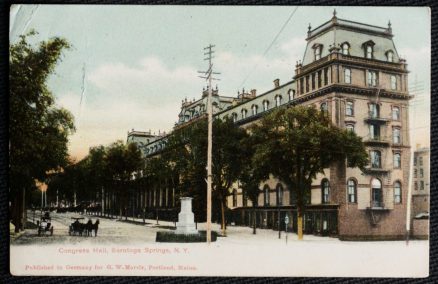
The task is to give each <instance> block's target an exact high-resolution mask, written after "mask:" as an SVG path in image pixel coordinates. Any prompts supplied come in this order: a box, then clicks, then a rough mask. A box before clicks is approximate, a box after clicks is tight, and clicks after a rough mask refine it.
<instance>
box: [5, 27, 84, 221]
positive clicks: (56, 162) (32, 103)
mask: <svg viewBox="0 0 438 284" xmlns="http://www.w3.org/2000/svg"><path fill="white" fill-rule="evenodd" d="M34 34H35V32H31V33H29V34H27V35H23V36H20V40H19V41H18V42H17V43H14V44H12V45H10V47H9V141H10V144H9V145H10V148H9V158H10V172H9V176H10V194H11V201H12V204H11V205H12V219H13V222H14V224H16V225H18V226H21V221H20V220H19V219H20V218H21V216H22V212H23V211H24V210H25V207H24V204H23V195H24V194H25V191H29V190H30V189H32V188H33V186H32V185H33V184H34V182H35V179H38V180H40V181H44V180H45V179H46V178H47V174H48V173H49V172H50V171H57V170H60V168H62V167H64V166H66V165H67V163H68V151H67V144H68V136H69V135H70V134H72V133H73V132H74V131H75V127H74V123H73V116H72V114H71V113H70V112H69V111H67V110H66V109H63V108H58V107H56V106H55V98H54V96H53V94H52V93H51V92H50V90H49V89H48V87H47V80H48V78H49V76H50V75H51V74H53V72H54V70H55V67H56V65H57V63H58V62H59V61H60V58H61V54H62V52H63V51H64V50H65V49H68V48H69V47H70V45H69V43H68V42H67V41H66V40H65V39H62V38H56V37H55V38H52V39H50V40H48V41H43V42H40V43H39V44H38V45H37V46H32V45H31V44H29V43H28V38H29V37H30V36H32V35H34ZM28 196H30V195H28Z"/></svg>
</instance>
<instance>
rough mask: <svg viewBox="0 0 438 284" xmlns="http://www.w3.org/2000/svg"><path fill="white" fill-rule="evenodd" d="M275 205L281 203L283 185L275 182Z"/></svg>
mask: <svg viewBox="0 0 438 284" xmlns="http://www.w3.org/2000/svg"><path fill="white" fill-rule="evenodd" d="M277 205H283V185H281V183H279V184H277Z"/></svg>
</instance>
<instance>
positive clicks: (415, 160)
mask: <svg viewBox="0 0 438 284" xmlns="http://www.w3.org/2000/svg"><path fill="white" fill-rule="evenodd" d="M416 165H417V157H416V156H415V157H414V166H416Z"/></svg>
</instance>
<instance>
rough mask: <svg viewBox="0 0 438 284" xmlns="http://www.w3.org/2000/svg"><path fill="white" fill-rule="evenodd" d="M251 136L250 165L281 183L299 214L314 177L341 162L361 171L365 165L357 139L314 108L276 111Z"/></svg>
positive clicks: (362, 150)
mask: <svg viewBox="0 0 438 284" xmlns="http://www.w3.org/2000/svg"><path fill="white" fill-rule="evenodd" d="M252 133H253V135H254V139H255V140H256V141H257V147H256V150H255V153H254V157H253V166H255V167H259V168H261V169H263V171H264V172H265V173H266V172H269V173H272V174H273V175H274V176H276V177H278V178H279V179H280V180H282V181H283V182H285V183H286V184H287V185H288V187H289V188H290V189H292V191H293V192H294V193H295V194H296V196H297V202H298V207H299V211H301V210H303V209H304V204H305V201H306V199H307V198H308V194H309V193H310V187H311V184H312V180H313V179H315V178H316V174H318V173H322V172H323V170H324V169H325V168H328V167H329V166H330V165H331V164H332V163H334V162H342V161H345V159H347V161H348V166H349V167H359V168H361V169H363V168H364V167H365V166H366V165H367V163H368V155H367V153H366V151H365V147H364V145H363V143H362V141H361V138H360V137H358V136H357V135H356V134H354V133H353V132H348V131H347V130H343V129H340V128H338V127H336V126H334V125H332V124H331V122H330V120H329V118H328V117H327V115H326V114H325V113H324V112H321V111H319V110H317V109H315V108H314V107H306V106H295V107H293V108H287V109H286V108H280V109H278V110H276V111H274V112H272V113H271V114H269V115H267V116H266V117H264V118H263V119H262V120H261V123H260V124H259V125H255V126H254V127H253V128H252Z"/></svg>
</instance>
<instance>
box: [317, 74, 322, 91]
mask: <svg viewBox="0 0 438 284" xmlns="http://www.w3.org/2000/svg"><path fill="white" fill-rule="evenodd" d="M321 76H322V71H321V70H319V71H318V86H317V88H321V87H322V82H321V80H322V77H321Z"/></svg>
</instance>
